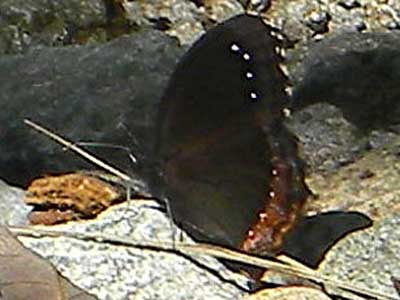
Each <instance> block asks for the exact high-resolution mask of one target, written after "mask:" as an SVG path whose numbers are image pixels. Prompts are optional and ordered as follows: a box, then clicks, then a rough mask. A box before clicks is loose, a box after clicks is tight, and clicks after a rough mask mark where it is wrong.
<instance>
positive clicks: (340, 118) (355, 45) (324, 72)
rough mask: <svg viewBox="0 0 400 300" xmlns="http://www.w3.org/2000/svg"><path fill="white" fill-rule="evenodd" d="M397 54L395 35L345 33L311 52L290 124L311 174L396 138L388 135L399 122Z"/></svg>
mask: <svg viewBox="0 0 400 300" xmlns="http://www.w3.org/2000/svg"><path fill="white" fill-rule="evenodd" d="M399 49H400V34H396V33H394V32H393V33H390V34H389V33H347V34H342V35H339V36H336V37H332V38H327V39H325V40H323V41H321V42H320V43H318V44H315V45H314V47H312V48H310V49H309V51H308V54H307V58H306V59H305V60H304V62H303V65H302V66H301V68H299V69H298V72H297V74H295V77H296V78H299V79H300V80H299V83H298V84H297V85H296V86H295V89H294V96H293V111H294V112H295V113H294V116H293V119H292V120H290V122H289V123H290V127H291V129H292V130H293V131H294V132H295V133H296V135H297V136H298V137H299V139H300V141H301V143H302V145H303V150H304V154H303V155H304V157H305V158H306V161H307V162H308V163H309V164H310V165H311V167H312V169H314V170H315V169H318V168H319V169H321V168H322V169H325V170H334V169H336V168H337V167H339V166H341V165H344V164H347V163H349V162H352V161H353V160H354V159H356V157H357V155H359V154H360V153H361V152H363V151H364V150H368V149H370V148H373V147H374V144H376V141H379V140H380V141H386V142H387V141H388V140H390V138H391V137H393V136H394V135H395V134H393V133H388V131H391V130H396V127H397V126H398V124H399V123H400V104H399V101H398V98H399V96H400V85H399V78H400V76H399V75H400V50H399ZM313 104H315V105H313ZM310 105H312V106H310ZM371 130H378V131H377V132H373V134H372V135H370V133H371ZM380 144H382V143H380Z"/></svg>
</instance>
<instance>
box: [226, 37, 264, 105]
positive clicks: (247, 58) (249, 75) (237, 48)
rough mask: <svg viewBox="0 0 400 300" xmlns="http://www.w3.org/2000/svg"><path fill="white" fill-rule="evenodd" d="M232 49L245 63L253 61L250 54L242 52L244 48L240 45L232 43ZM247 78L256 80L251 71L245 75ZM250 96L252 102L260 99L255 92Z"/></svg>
mask: <svg viewBox="0 0 400 300" xmlns="http://www.w3.org/2000/svg"><path fill="white" fill-rule="evenodd" d="M230 49H231V51H232V52H234V53H237V54H239V55H241V57H242V59H243V60H244V61H246V62H249V61H250V60H251V55H250V53H248V52H245V51H242V48H241V47H240V46H239V45H238V44H236V43H232V44H231V47H230ZM245 77H246V79H248V80H251V79H253V78H254V74H253V73H252V72H250V71H247V72H246V73H245ZM249 96H250V99H251V101H256V100H257V99H258V95H257V93H256V92H254V91H251V92H250V94H249Z"/></svg>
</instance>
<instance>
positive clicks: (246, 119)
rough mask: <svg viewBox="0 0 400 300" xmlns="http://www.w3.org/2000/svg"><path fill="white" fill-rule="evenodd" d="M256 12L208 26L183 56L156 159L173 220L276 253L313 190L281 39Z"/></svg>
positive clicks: (220, 239)
mask: <svg viewBox="0 0 400 300" xmlns="http://www.w3.org/2000/svg"><path fill="white" fill-rule="evenodd" d="M273 34H274V30H273V29H272V28H271V27H269V26H267V25H266V24H264V23H263V22H262V20H261V19H260V18H258V17H253V16H249V15H240V16H237V17H234V18H232V19H230V20H228V21H226V22H224V23H222V24H220V25H218V26H216V27H215V28H213V29H212V30H210V31H209V32H208V33H207V34H205V35H204V36H203V37H202V38H201V39H200V40H199V41H197V42H196V43H195V44H194V46H193V47H192V48H191V49H190V50H189V51H188V52H187V53H186V55H185V56H184V57H183V58H182V60H181V61H180V63H179V64H178V66H177V68H176V70H175V72H174V74H173V75H172V77H171V79H170V82H169V85H168V87H167V89H166V91H165V93H164V96H163V98H162V101H161V106H160V110H159V116H158V122H157V130H158V132H157V143H156V147H155V154H156V157H157V158H158V159H159V165H160V176H161V178H162V179H163V180H164V181H165V184H166V188H165V196H166V197H167V198H169V200H170V202H169V203H170V206H171V209H172V215H173V218H174V220H175V222H176V223H177V224H178V225H180V226H181V227H182V228H183V229H184V230H186V231H187V232H189V233H190V234H191V235H192V236H193V237H194V238H195V239H197V240H200V241H205V242H213V243H216V244H219V245H224V246H228V247H232V248H236V249H241V250H244V251H247V252H252V253H257V254H264V253H271V252H274V251H276V250H277V249H279V248H280V247H281V245H282V240H283V236H284V235H285V234H286V232H287V231H289V230H290V229H291V227H292V226H293V224H294V223H295V222H296V220H297V217H298V215H299V212H300V210H301V207H302V205H303V203H304V201H305V199H306V198H307V196H308V190H307V188H306V186H305V184H304V182H303V178H304V174H303V165H302V162H301V160H300V159H298V157H297V145H296V139H295V138H294V137H293V135H291V134H290V133H289V132H288V131H287V130H286V128H285V127H284V126H283V125H282V118H283V113H282V110H283V109H284V108H285V107H286V105H287V102H288V99H287V95H286V93H285V92H284V89H285V87H286V77H285V75H284V74H283V73H282V71H281V69H280V68H279V63H280V57H279V56H278V55H277V53H276V50H277V49H278V47H279V46H280V42H279V41H278V40H277V39H276V38H275V37H274V36H273Z"/></svg>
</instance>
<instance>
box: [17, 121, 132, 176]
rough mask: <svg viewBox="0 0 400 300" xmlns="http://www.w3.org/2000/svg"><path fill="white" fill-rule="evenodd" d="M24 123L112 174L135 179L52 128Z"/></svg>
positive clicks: (30, 122)
mask: <svg viewBox="0 0 400 300" xmlns="http://www.w3.org/2000/svg"><path fill="white" fill-rule="evenodd" d="M24 123H25V124H27V125H29V126H30V127H32V128H33V129H35V130H36V131H39V132H41V133H43V134H44V135H46V136H48V137H50V138H51V139H53V140H55V141H56V142H57V143H59V144H61V145H63V146H64V147H66V148H68V149H71V150H72V151H74V152H76V153H78V154H79V155H80V156H82V157H83V158H85V159H87V160H88V161H90V162H91V163H93V164H95V165H97V166H98V167H100V168H103V169H104V170H106V171H108V172H110V173H111V174H114V175H115V176H117V177H119V178H121V179H122V180H124V181H127V182H132V181H133V179H132V178H131V177H130V176H129V175H127V174H125V173H123V172H122V171H120V170H118V169H117V168H115V167H113V166H111V165H109V164H107V163H105V162H103V161H102V160H100V159H99V158H97V157H95V156H94V155H93V154H90V153H89V152H87V151H85V150H83V149H82V148H80V147H78V146H76V145H75V144H74V143H72V142H70V141H68V140H66V139H64V138H62V137H61V136H59V135H57V134H55V133H53V132H51V131H50V130H48V129H46V128H44V127H43V126H40V125H39V124H37V123H35V122H32V121H30V120H28V119H25V120H24Z"/></svg>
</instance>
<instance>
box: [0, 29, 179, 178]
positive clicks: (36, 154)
mask: <svg viewBox="0 0 400 300" xmlns="http://www.w3.org/2000/svg"><path fill="white" fill-rule="evenodd" d="M181 53H182V50H181V49H180V48H179V47H178V45H177V43H176V42H175V40H173V39H171V38H169V37H167V36H165V35H164V34H163V33H160V32H158V31H144V32H142V33H138V34H136V35H134V36H125V37H121V38H119V39H116V40H114V41H112V42H110V43H106V44H102V45H89V46H81V47H78V46H75V47H64V48H43V49H36V50H34V51H32V52H30V53H29V54H27V55H24V56H18V55H17V56H3V57H1V58H0V70H1V71H0V90H1V95H0V103H1V106H0V107H1V111H0V124H1V130H0V140H1V141H2V142H1V144H0V153H1V155H0V169H1V171H0V177H3V178H7V180H8V181H9V182H12V183H16V184H26V182H27V181H29V179H31V178H32V177H35V176H38V175H41V174H45V173H48V172H57V171H67V170H74V169H75V170H76V169H79V168H87V167H88V166H89V165H88V164H87V163H86V162H83V161H82V160H81V159H78V158H76V157H74V155H73V154H71V153H67V152H65V151H63V150H62V148H61V147H60V146H59V145H57V144H55V143H54V142H52V141H50V140H48V139H47V138H46V137H43V136H40V135H38V134H36V133H34V132H33V130H32V129H30V128H28V127H27V126H26V125H24V124H23V119H24V118H29V119H31V120H33V121H36V122H39V123H41V124H43V125H45V126H46V127H48V128H51V129H53V130H55V131H57V132H58V133H60V134H62V135H64V136H65V137H67V138H69V139H71V140H73V141H75V142H78V141H95V142H105V143H113V144H116V145H122V146H125V147H129V148H130V149H132V151H133V152H136V154H137V155H139V154H138V153H137V152H138V151H139V152H141V153H146V148H147V147H148V146H149V145H150V144H151V140H150V139H151V137H152V136H153V135H152V134H151V127H152V124H153V119H154V116H155V112H156V108H157V104H158V101H159V98H160V94H161V92H162V90H163V88H164V86H165V85H166V82H167V79H168V77H169V75H170V73H171V72H172V70H173V69H174V66H175V63H176V61H177V58H178V57H179V56H180V55H181ZM124 128H126V129H124ZM134 139H137V142H135V141H134ZM100 155H101V156H102V157H103V158H106V159H107V160H108V161H110V162H111V163H114V164H116V165H117V166H119V167H120V168H123V169H125V170H127V171H129V168H130V166H131V165H132V163H131V162H130V161H129V159H128V156H127V154H126V153H124V152H121V151H120V152H118V151H116V150H115V149H113V150H112V151H111V152H110V151H108V152H107V151H106V150H105V149H100Z"/></svg>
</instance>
